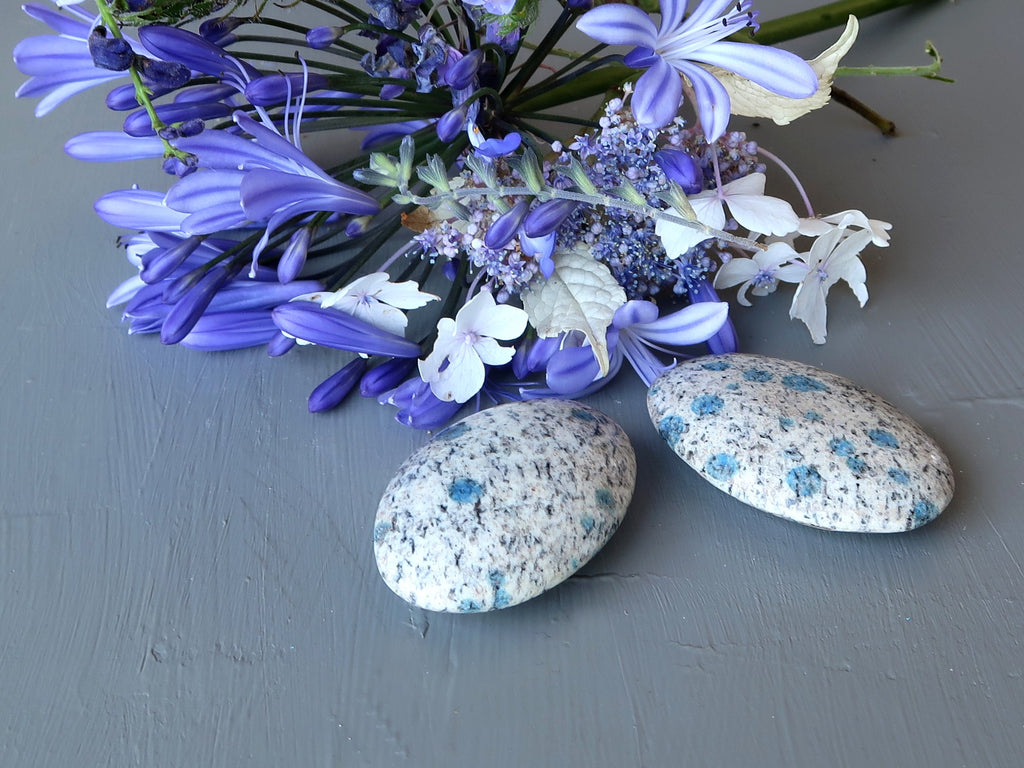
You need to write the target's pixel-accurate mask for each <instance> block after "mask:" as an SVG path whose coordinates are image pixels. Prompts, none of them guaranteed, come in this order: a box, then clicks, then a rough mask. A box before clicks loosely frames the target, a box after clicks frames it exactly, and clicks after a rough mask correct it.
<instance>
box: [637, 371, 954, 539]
mask: <svg viewBox="0 0 1024 768" xmlns="http://www.w3.org/2000/svg"><path fill="white" fill-rule="evenodd" d="M647 407H648V411H649V412H650V415H651V419H652V420H653V422H654V425H655V426H656V427H657V428H658V431H659V432H660V434H661V436H662V437H663V438H665V441H666V442H667V443H668V444H669V446H670V447H671V448H672V450H674V451H675V452H676V453H677V454H678V455H679V456H680V458H682V459H683V461H685V462H686V463H687V464H689V465H690V466H691V467H693V468H694V469H695V470H697V472H699V473H700V474H701V475H702V476H703V477H704V478H705V479H706V480H708V481H709V482H710V483H712V484H713V485H715V486H717V487H718V488H721V489H722V490H723V491H725V492H726V493H728V494H729V495H730V496H733V497H735V498H736V499H739V500H740V501H742V502H744V503H746V504H749V505H751V506H753V507H756V508H758V509H761V510H764V511H765V512H770V513H771V514H773V515H778V516H779V517H784V518H787V519H789V520H794V521H796V522H798V523H803V524H804V525H810V526H814V527H816V528H825V529H827V530H832V531H858V532H871V533H893V532H897V531H908V530H911V529H913V528H917V527H919V526H922V525H924V524H925V523H927V522H929V521H930V520H933V519H934V518H935V517H936V516H937V515H938V514H939V513H940V512H941V511H942V510H943V509H945V507H946V505H947V504H949V501H950V499H951V498H952V496H953V473H952V470H951V469H950V466H949V461H948V460H947V459H946V457H945V455H944V454H943V453H942V451H941V449H940V448H939V447H938V446H937V445H936V444H935V442H934V441H933V440H932V439H931V438H930V437H929V436H928V435H927V434H925V432H924V430H922V429H921V427H919V426H918V425H917V424H915V423H914V422H913V421H912V420H911V419H909V418H908V417H907V416H905V415H903V414H902V413H900V412H899V411H898V410H896V408H894V407H893V406H892V405H890V404H889V403H887V402H885V401H884V400H882V399H881V398H880V397H878V396H877V395H875V394H872V393H871V392H869V391H868V390H866V389H864V388H863V387H860V386H858V385H856V384H854V383H852V382H851V381H849V380H847V379H844V378H842V377H840V376H836V375H835V374H832V373H827V372H825V371H822V370H820V369H818V368H814V367H812V366H808V365H804V364H802V363H796V362H791V361H787V360H778V359H774V358H770V357H763V356H761V355H748V354H732V355H719V356H716V357H705V358H698V359H695V360H688V361H686V362H684V363H681V364H679V365H678V366H676V367H675V368H674V369H672V370H671V371H669V372H668V373H666V374H664V375H663V376H661V377H660V378H659V379H658V380H657V381H655V382H654V384H653V385H652V386H651V388H650V391H649V392H648V395H647Z"/></svg>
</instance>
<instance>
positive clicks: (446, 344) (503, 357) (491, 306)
mask: <svg viewBox="0 0 1024 768" xmlns="http://www.w3.org/2000/svg"><path fill="white" fill-rule="evenodd" d="M526 320H527V316H526V312H524V311H523V310H521V309H519V308H518V307H510V306H508V305H507V304H496V303H495V302H494V298H493V297H492V296H491V294H490V293H488V292H487V291H481V292H480V293H478V294H477V295H476V296H474V297H473V298H472V299H471V300H470V301H468V302H466V304H465V305H464V306H463V307H462V309H460V310H459V312H458V314H457V315H455V319H454V320H452V319H451V318H450V317H443V318H441V320H439V321H438V323H437V341H435V342H434V349H433V351H432V352H431V353H430V354H429V355H428V356H427V359H426V360H420V364H419V365H420V377H421V378H422V379H423V380H424V381H425V382H427V383H428V384H430V390H431V391H432V392H433V393H434V395H435V396H436V397H437V398H438V399H439V400H445V401H452V400H454V401H455V402H457V403H464V402H466V401H467V400H469V398H471V397H472V396H473V395H475V394H476V393H477V392H479V391H480V388H481V387H482V386H483V384H484V376H485V372H484V365H504V364H505V363H507V362H509V361H510V360H511V359H512V356H513V355H514V354H515V349H514V348H512V347H503V346H501V345H500V344H498V342H497V341H496V339H504V340H509V339H515V338H518V337H519V336H521V335H522V333H523V331H524V330H526Z"/></svg>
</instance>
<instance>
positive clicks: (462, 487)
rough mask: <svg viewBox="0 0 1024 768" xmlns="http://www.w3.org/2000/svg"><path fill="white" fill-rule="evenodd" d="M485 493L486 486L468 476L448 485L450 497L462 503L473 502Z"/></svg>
mask: <svg viewBox="0 0 1024 768" xmlns="http://www.w3.org/2000/svg"><path fill="white" fill-rule="evenodd" d="M483 493H484V487H483V486H482V485H480V483H478V482H477V481H476V480H471V479H470V478H468V477H460V478H459V479H458V480H456V481H455V482H454V483H452V484H451V485H450V486H448V497H449V498H450V499H451V500H452V501H457V502H459V503H461V504H473V503H475V502H477V501H479V500H480V497H481V496H482V495H483Z"/></svg>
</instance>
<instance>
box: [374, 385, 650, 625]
mask: <svg viewBox="0 0 1024 768" xmlns="http://www.w3.org/2000/svg"><path fill="white" fill-rule="evenodd" d="M635 481H636V457H635V455H634V453H633V448H632V446H631V445H630V443H629V438H628V437H627V436H626V433H625V432H624V431H623V430H622V428H621V427H619V425H618V424H616V423H615V422H614V421H612V420H611V419H610V418H608V417H607V416H606V415H604V414H603V413H601V412H600V411H596V410H594V409H593V408H589V407H587V406H585V405H582V404H580V403H576V402H572V401H564V400H532V401H524V402H519V403H509V404H506V405H499V406H496V407H494V408H490V409H488V410H485V411H480V412H478V413H474V414H473V415H471V416H468V417H467V418H465V419H463V420H462V421H460V422H458V423H456V424H453V425H452V426H450V427H448V428H447V429H445V430H443V431H442V432H439V433H438V434H437V436H436V437H435V438H434V439H433V440H432V441H431V442H429V443H427V444H426V445H424V446H423V447H422V448H420V449H419V450H417V451H416V452H415V453H414V454H413V455H412V456H410V457H409V459H408V460H407V461H406V462H405V463H404V464H402V466H401V467H400V468H399V470H398V473H397V474H396V475H395V477H394V478H393V479H392V480H391V482H390V483H389V484H388V486H387V489H386V490H385V491H384V496H383V498H382V499H381V501H380V505H379V507H378V509H377V517H376V522H375V524H374V527H373V540H374V552H375V554H376V557H377V568H378V570H379V571H380V574H381V576H382V577H383V578H384V581H385V583H386V584H387V585H388V586H389V587H390V588H391V589H392V590H393V591H394V592H395V593H396V594H397V595H398V596H399V597H401V598H403V599H404V600H406V601H408V602H409V603H412V604H413V605H415V606H419V607H420V608H425V609H427V610H431V611H447V612H460V613H467V612H477V611H489V610H493V609H495V608H505V607H508V606H511V605H516V604H518V603H521V602H523V601H524V600H529V599H530V598H531V597H536V596H537V595H539V594H540V593H541V592H543V591H545V590H546V589H549V588H551V587H553V586H555V585H556V584H558V583H559V582H561V581H563V580H564V579H566V578H568V577H569V576H570V575H571V574H572V573H573V572H575V571H576V570H577V569H578V568H579V567H580V566H582V565H583V564H584V563H586V562H587V561H588V560H589V559H590V558H591V557H593V556H594V554H595V553H596V552H597V551H598V550H599V549H600V548H601V547H602V546H604V544H605V543H606V542H607V541H608V539H609V538H610V537H611V535H612V533H614V532H615V530H616V529H617V528H618V526H619V523H620V522H621V521H622V517H623V515H624V514H625V513H626V507H627V506H628V505H629V500H630V498H631V497H632V495H633V486H634V483H635Z"/></svg>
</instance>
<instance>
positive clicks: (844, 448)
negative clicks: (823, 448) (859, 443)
mask: <svg viewBox="0 0 1024 768" xmlns="http://www.w3.org/2000/svg"><path fill="white" fill-rule="evenodd" d="M828 447H829V448H831V449H832V453H834V454H835V455H836V456H853V454H854V452H855V451H854V447H853V443H851V442H850V441H849V440H846V439H845V438H842V437H834V438H832V440H831V441H829V444H828Z"/></svg>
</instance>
